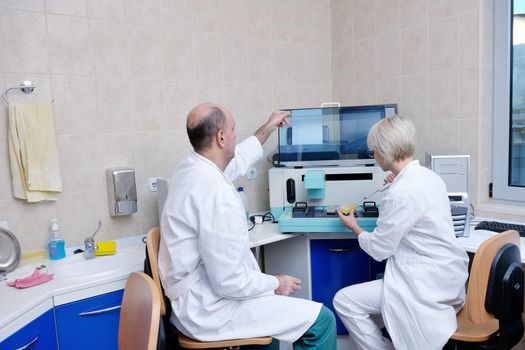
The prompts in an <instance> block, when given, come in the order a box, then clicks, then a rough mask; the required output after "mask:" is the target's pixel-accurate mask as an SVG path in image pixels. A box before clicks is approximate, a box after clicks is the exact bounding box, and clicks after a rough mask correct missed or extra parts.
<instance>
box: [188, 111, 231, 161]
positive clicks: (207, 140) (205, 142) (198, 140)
mask: <svg viewBox="0 0 525 350" xmlns="http://www.w3.org/2000/svg"><path fill="white" fill-rule="evenodd" d="M225 127H226V115H225V113H224V111H223V108H222V107H221V106H219V105H216V104H213V103H209V102H206V103H201V104H199V105H197V106H195V107H194V108H193V109H192V110H191V111H190V113H189V114H188V118H187V120H186V131H187V133H188V138H189V139H190V143H191V145H192V146H193V149H194V150H195V151H196V152H198V151H202V150H205V149H207V148H210V147H211V146H212V142H213V138H214V137H215V135H216V134H217V132H218V131H219V130H221V129H224V128H225Z"/></svg>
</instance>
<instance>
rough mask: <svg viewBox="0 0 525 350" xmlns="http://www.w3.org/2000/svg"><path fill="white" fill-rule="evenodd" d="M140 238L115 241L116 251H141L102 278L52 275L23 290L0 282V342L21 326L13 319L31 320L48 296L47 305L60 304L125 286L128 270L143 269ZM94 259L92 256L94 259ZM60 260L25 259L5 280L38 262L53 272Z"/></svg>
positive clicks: (24, 272) (26, 273) (28, 270)
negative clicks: (51, 301)
mask: <svg viewBox="0 0 525 350" xmlns="http://www.w3.org/2000/svg"><path fill="white" fill-rule="evenodd" d="M142 237H144V235H137V236H131V237H127V238H124V239H119V240H117V252H118V250H119V249H134V250H137V252H138V251H140V252H142V254H136V256H137V258H136V260H135V261H133V262H131V263H130V264H129V266H125V267H121V268H119V269H118V271H116V272H115V273H109V274H105V275H103V276H102V277H101V276H100V275H96V276H89V275H87V276H81V277H79V278H74V279H61V278H54V279H52V280H51V281H49V282H46V283H43V284H40V285H37V286H34V287H30V288H25V289H17V288H14V287H10V286H8V285H7V284H6V281H2V282H0V341H2V340H3V339H5V338H7V337H8V336H9V335H11V334H12V333H13V332H14V331H16V330H17V329H18V328H20V325H19V324H18V323H17V322H14V321H15V320H17V319H18V318H19V317H21V316H25V315H28V318H27V319H24V322H25V323H28V322H31V321H32V320H33V319H35V318H36V317H38V316H39V315H40V314H39V313H35V312H32V311H34V310H35V308H36V309H38V306H39V305H41V304H43V303H47V302H48V301H50V300H51V298H53V300H54V303H49V305H53V304H54V305H60V304H64V303H67V302H71V301H74V300H80V299H84V298H89V297H91V296H94V295H99V294H104V293H109V292H112V291H115V290H119V289H122V288H124V285H125V283H126V279H127V277H128V275H129V274H130V273H131V272H133V271H143V270H144V257H145V244H144V243H143V242H142ZM73 248H75V247H73ZM73 248H69V249H67V253H66V254H67V256H66V258H67V257H71V255H72V251H73ZM97 258H98V257H95V259H97ZM60 261H61V260H49V259H30V260H28V261H24V262H23V264H22V265H23V266H21V267H19V268H17V269H16V270H14V271H13V272H11V273H9V274H7V281H13V280H15V279H17V278H23V277H27V276H29V275H31V273H32V272H33V271H34V269H35V268H36V267H38V266H40V265H46V266H47V271H48V272H52V271H53V268H54V264H57V263H58V262H60ZM42 271H43V272H44V271H45V270H42ZM43 311H45V310H43Z"/></svg>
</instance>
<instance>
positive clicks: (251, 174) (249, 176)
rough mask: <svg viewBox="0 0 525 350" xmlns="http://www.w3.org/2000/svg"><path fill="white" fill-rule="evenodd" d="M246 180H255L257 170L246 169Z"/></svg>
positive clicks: (253, 168) (252, 168)
mask: <svg viewBox="0 0 525 350" xmlns="http://www.w3.org/2000/svg"><path fill="white" fill-rule="evenodd" d="M246 178H247V179H248V180H253V179H255V178H257V168H255V167H254V166H252V167H251V168H250V169H248V172H247V173H246Z"/></svg>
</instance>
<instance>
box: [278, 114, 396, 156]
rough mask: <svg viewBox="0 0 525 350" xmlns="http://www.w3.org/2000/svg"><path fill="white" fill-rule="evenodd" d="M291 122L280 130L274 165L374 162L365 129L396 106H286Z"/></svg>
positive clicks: (367, 129) (387, 115)
mask: <svg viewBox="0 0 525 350" xmlns="http://www.w3.org/2000/svg"><path fill="white" fill-rule="evenodd" d="M288 110H289V111H290V113H291V116H290V118H289V119H290V123H289V125H287V126H286V127H284V128H281V129H279V147H278V155H277V160H276V164H277V165H281V166H316V165H366V164H373V163H374V159H373V157H371V156H370V152H369V150H368V146H367V143H366V140H367V137H368V131H369V130H370V128H371V127H372V125H374V124H375V123H377V122H378V121H380V120H381V119H382V118H385V117H389V116H392V115H395V114H396V113H397V105H395V104H391V105H373V106H347V107H337V108H299V109H288Z"/></svg>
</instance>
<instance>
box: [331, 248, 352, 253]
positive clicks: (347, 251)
mask: <svg viewBox="0 0 525 350" xmlns="http://www.w3.org/2000/svg"><path fill="white" fill-rule="evenodd" d="M328 251H329V252H332V253H349V252H351V251H352V248H328Z"/></svg>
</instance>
